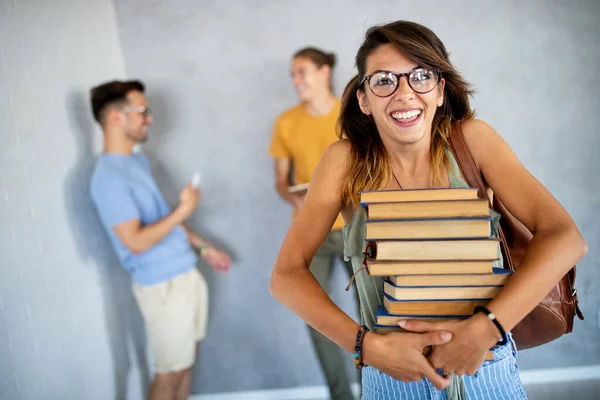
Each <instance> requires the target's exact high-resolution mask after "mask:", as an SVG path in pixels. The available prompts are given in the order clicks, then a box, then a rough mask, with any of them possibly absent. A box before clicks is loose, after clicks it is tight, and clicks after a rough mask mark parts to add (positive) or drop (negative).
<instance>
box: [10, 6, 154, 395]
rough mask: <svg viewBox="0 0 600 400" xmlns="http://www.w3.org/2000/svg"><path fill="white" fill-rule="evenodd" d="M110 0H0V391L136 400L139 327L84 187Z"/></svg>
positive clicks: (117, 54) (117, 62) (110, 56)
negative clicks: (92, 95)
mask: <svg viewBox="0 0 600 400" xmlns="http://www.w3.org/2000/svg"><path fill="white" fill-rule="evenodd" d="M115 21H116V19H115V15H114V5H113V3H112V2H111V1H109V0H93V1H86V2H78V1H69V0H59V1H53V2H46V1H6V0H2V1H0V138H1V141H0V398H1V399H3V400H12V399H31V400H33V399H98V400H101V399H102V400H104V399H124V398H126V397H127V396H128V395H129V397H130V398H142V394H141V393H142V385H143V386H144V387H145V386H146V384H147V383H146V382H143V381H144V379H145V378H143V377H144V376H147V374H142V373H140V368H141V370H143V369H145V368H146V365H147V361H146V351H145V349H146V345H145V338H144V332H143V329H141V328H142V326H143V325H142V323H141V317H140V316H139V314H138V312H137V309H136V307H135V303H134V301H133V298H132V296H131V291H130V283H129V278H128V276H127V274H126V273H125V272H124V271H123V270H122V269H121V268H120V266H119V265H118V261H117V260H116V257H115V256H114V255H113V252H112V251H110V247H109V243H108V239H107V238H106V237H105V235H104V232H103V231H102V228H101V226H100V224H99V221H98V219H97V216H96V213H95V210H94V208H93V205H92V204H91V202H90V199H89V195H88V182H89V178H90V175H91V172H92V168H93V165H94V159H95V154H96V153H97V150H98V140H99V139H101V137H100V134H99V133H98V132H97V131H96V128H95V126H94V124H93V123H92V119H91V113H90V111H89V106H88V90H89V88H90V87H91V86H92V85H95V84H97V83H98V82H101V81H104V80H108V79H113V78H117V77H123V76H124V73H125V70H124V64H123V58H122V53H121V47H120V44H119V39H118V34H117V26H116V23H115Z"/></svg>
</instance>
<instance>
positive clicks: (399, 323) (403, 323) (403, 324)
mask: <svg viewBox="0 0 600 400" xmlns="http://www.w3.org/2000/svg"><path fill="white" fill-rule="evenodd" d="M398 326H400V328H404V326H406V320H402V321H398Z"/></svg>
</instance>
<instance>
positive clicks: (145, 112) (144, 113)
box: [121, 106, 152, 118]
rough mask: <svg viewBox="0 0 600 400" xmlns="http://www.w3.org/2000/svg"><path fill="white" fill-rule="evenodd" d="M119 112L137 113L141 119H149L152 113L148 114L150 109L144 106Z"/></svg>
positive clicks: (127, 108) (125, 108) (124, 108)
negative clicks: (140, 115)
mask: <svg viewBox="0 0 600 400" xmlns="http://www.w3.org/2000/svg"><path fill="white" fill-rule="evenodd" d="M121 111H123V112H124V113H133V112H138V113H140V114H142V116H143V117H145V118H146V117H149V116H150V115H152V113H151V112H150V108H149V107H144V106H139V107H123V108H122V109H121Z"/></svg>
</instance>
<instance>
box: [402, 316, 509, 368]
mask: <svg viewBox="0 0 600 400" xmlns="http://www.w3.org/2000/svg"><path fill="white" fill-rule="evenodd" d="M398 325H400V327H402V328H403V329H405V330H407V331H411V332H430V333H434V332H432V331H440V330H443V331H447V332H451V333H452V340H451V341H450V342H448V343H446V344H442V345H437V346H435V347H434V349H433V351H432V353H431V354H430V356H429V361H430V362H431V365H432V366H433V368H438V369H441V370H442V371H444V373H445V374H450V373H455V374H457V375H464V374H467V375H470V376H472V375H474V374H475V372H477V369H479V367H480V366H481V364H483V361H484V360H485V356H486V354H487V352H488V351H489V349H490V348H492V347H493V346H494V345H495V344H496V343H497V342H498V340H499V339H500V333H499V332H498V330H497V328H496V327H495V326H494V324H493V323H492V322H491V321H490V320H489V319H488V318H487V317H486V316H485V315H484V314H482V313H478V314H475V315H474V316H472V317H471V318H469V319H466V320H453V321H444V322H425V321H418V320H406V321H400V322H399V323H398Z"/></svg>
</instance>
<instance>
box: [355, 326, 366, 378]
mask: <svg viewBox="0 0 600 400" xmlns="http://www.w3.org/2000/svg"><path fill="white" fill-rule="evenodd" d="M367 332H369V328H367V326H366V325H363V326H361V327H360V328H358V333H357V334H356V345H355V346H354V365H355V366H356V369H361V368H362V367H364V366H365V363H363V359H362V356H363V355H362V342H363V340H364V338H365V336H366V334H367Z"/></svg>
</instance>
